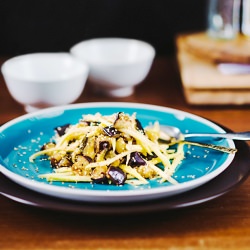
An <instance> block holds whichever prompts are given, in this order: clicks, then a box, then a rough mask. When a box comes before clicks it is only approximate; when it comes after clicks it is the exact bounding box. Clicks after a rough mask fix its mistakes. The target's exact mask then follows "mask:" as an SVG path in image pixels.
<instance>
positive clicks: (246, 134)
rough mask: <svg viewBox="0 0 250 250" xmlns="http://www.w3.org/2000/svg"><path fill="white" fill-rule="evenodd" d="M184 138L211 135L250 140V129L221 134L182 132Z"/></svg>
mask: <svg viewBox="0 0 250 250" xmlns="http://www.w3.org/2000/svg"><path fill="white" fill-rule="evenodd" d="M184 137H185V138H189V137H213V138H225V139H232V140H243V141H249V140H250V131H246V132H236V133H224V134H223V133H222V134H198V133H197V134H184Z"/></svg>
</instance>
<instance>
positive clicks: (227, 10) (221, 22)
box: [207, 0, 240, 39]
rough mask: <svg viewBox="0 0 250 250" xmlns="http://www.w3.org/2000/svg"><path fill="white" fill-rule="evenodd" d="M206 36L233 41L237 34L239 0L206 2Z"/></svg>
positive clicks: (212, 0)
mask: <svg viewBox="0 0 250 250" xmlns="http://www.w3.org/2000/svg"><path fill="white" fill-rule="evenodd" d="M207 15H208V27H207V32H208V35H209V36H211V37H213V38H219V39H234V38H235V37H236V36H237V34H238V33H239V23H240V22H239V18H240V0H208V13H207Z"/></svg>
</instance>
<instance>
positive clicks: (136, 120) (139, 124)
mask: <svg viewBox="0 0 250 250" xmlns="http://www.w3.org/2000/svg"><path fill="white" fill-rule="evenodd" d="M135 122H136V128H137V130H139V131H140V132H141V133H142V134H144V135H145V131H144V129H143V127H142V125H141V122H140V121H139V120H138V119H135Z"/></svg>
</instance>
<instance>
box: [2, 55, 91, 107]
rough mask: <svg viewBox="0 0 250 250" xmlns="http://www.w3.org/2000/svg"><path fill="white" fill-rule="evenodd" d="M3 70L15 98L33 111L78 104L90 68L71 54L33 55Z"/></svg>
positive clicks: (19, 58)
mask: <svg viewBox="0 0 250 250" xmlns="http://www.w3.org/2000/svg"><path fill="white" fill-rule="evenodd" d="M1 70H2V74H3V77H4V80H5V82H6V85H7V88H8V90H9V92H10V94H11V95H12V97H13V98H14V99H15V100H16V101H17V102H19V103H20V104H22V105H24V108H25V110H26V112H32V111H35V110H38V109H41V108H46V107H51V106H58V105H64V104H69V103H72V102H74V101H75V100H76V99H77V98H78V97H79V96H80V95H81V93H82V91H83V89H84V86H85V83H86V80H87V77H88V72H89V67H88V66H87V65H86V64H85V63H83V62H81V61H79V60H77V59H76V58H75V57H73V56H72V55H71V54H70V53H33V54H26V55H21V56H17V57H13V58H11V59H9V60H7V61H6V62H4V64H3V65H2V68H1Z"/></svg>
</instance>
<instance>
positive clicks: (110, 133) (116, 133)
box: [103, 126, 120, 138]
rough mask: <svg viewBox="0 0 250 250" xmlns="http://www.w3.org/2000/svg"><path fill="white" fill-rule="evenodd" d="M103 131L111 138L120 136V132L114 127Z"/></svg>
mask: <svg viewBox="0 0 250 250" xmlns="http://www.w3.org/2000/svg"><path fill="white" fill-rule="evenodd" d="M103 131H104V132H105V134H106V135H108V136H110V137H115V138H117V137H119V136H120V132H119V131H118V130H117V129H116V128H115V127H113V126H108V127H105V128H103Z"/></svg>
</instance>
